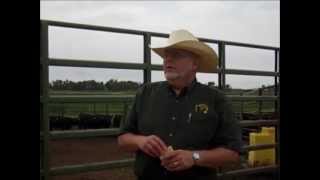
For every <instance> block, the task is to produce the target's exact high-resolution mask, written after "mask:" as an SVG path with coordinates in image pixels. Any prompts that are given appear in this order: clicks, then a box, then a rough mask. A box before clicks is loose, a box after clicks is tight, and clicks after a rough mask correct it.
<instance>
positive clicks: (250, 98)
mask: <svg viewBox="0 0 320 180" xmlns="http://www.w3.org/2000/svg"><path fill="white" fill-rule="evenodd" d="M227 97H228V98H229V99H230V100H232V101H277V100H278V97H277V96H239V95H227Z"/></svg>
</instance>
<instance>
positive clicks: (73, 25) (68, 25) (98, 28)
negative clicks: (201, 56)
mask: <svg viewBox="0 0 320 180" xmlns="http://www.w3.org/2000/svg"><path fill="white" fill-rule="evenodd" d="M41 22H42V23H45V24H48V25H49V26H50V25H51V26H60V27H65V28H75V29H87V30H96V31H106V32H114V33H125V34H134V35H144V34H150V35H151V36H156V37H163V38H167V37H169V34H166V33H157V32H149V31H139V30H131V29H121V28H113V27H105V26H96V25H85V24H78V23H69V22H58V21H51V20H41ZM198 39H199V40H200V41H204V42H208V43H215V44H217V43H224V44H225V45H231V46H242V47H250V48H258V49H270V50H279V49H280V48H278V47H272V46H263V45H256V44H248V43H239V42H231V41H223V40H216V39H207V38H202V37H198Z"/></svg>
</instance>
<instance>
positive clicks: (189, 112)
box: [118, 30, 241, 180]
mask: <svg viewBox="0 0 320 180" xmlns="http://www.w3.org/2000/svg"><path fill="white" fill-rule="evenodd" d="M152 50H153V51H154V52H156V53H157V54H158V55H160V56H161V57H162V58H163V60H164V63H163V70H164V75H165V78H166V80H167V81H164V82H155V83H150V84H145V85H144V86H143V87H142V88H140V89H139V90H138V92H137V94H136V97H135V101H134V104H133V106H132V109H131V111H130V113H129V114H128V117H127V118H126V120H125V122H124V123H123V125H122V126H121V132H120V135H119V137H118V143H119V146H120V147H121V148H122V149H124V150H126V151H130V152H135V153H136V161H135V174H136V175H137V177H138V179H139V180H143V179H146V180H153V179H180V178H182V179H194V180H197V179H199V180H200V179H203V180H207V179H208V180H209V179H210V180H213V179H215V178H216V171H215V169H216V168H217V167H220V166H223V165H226V164H228V163H233V162H237V161H238V160H239V151H240V144H241V133H240V127H239V124H238V123H237V122H236V120H235V119H234V118H233V112H232V110H231V104H230V103H229V101H227V99H226V97H225V95H224V94H223V93H222V92H221V91H219V90H218V89H215V88H211V87H209V86H207V85H204V84H201V83H199V82H197V80H196V72H215V71H216V69H217V62H218V61H217V55H216V53H215V52H214V50H213V49H212V48H210V47H209V46H207V45H206V44H204V43H202V42H200V41H199V40H198V39H197V38H196V37H194V36H193V35H192V34H191V33H190V32H188V31H186V30H178V31H174V32H172V33H171V34H170V36H169V39H168V42H167V44H166V45H165V46H163V47H157V48H152ZM168 147H170V148H168ZM171 147H172V149H171Z"/></svg>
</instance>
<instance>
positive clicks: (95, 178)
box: [49, 137, 276, 180]
mask: <svg viewBox="0 0 320 180" xmlns="http://www.w3.org/2000/svg"><path fill="white" fill-rule="evenodd" d="M49 153H50V163H49V164H50V167H58V166H64V165H76V164H84V163H93V162H104V161H110V160H120V159H127V158H134V155H133V154H130V153H126V152H123V151H121V150H120V149H119V148H118V145H117V139H116V137H98V138H97V137H95V138H86V139H63V140H54V141H50V143H49ZM234 179H237V180H242V179H245V180H271V179H272V180H273V179H276V178H274V176H273V177H272V176H271V177H270V175H267V176H265V175H264V176H262V177H259V176H251V177H249V176H247V177H237V178H234ZM234 179H233V180H234ZM51 180H135V176H134V174H133V169H132V167H126V168H116V169H112V170H103V171H93V172H88V173H79V174H74V175H64V176H53V177H52V178H51Z"/></svg>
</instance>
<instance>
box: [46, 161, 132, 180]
mask: <svg viewBox="0 0 320 180" xmlns="http://www.w3.org/2000/svg"><path fill="white" fill-rule="evenodd" d="M133 163H134V159H124V160H116V161H107V162H97V163H88V164H79V165H68V166H62V167H55V168H50V171H49V174H50V175H52V176H57V175H67V174H77V173H82V172H91V171H101V170H109V169H114V168H121V167H129V166H132V165H133Z"/></svg>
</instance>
